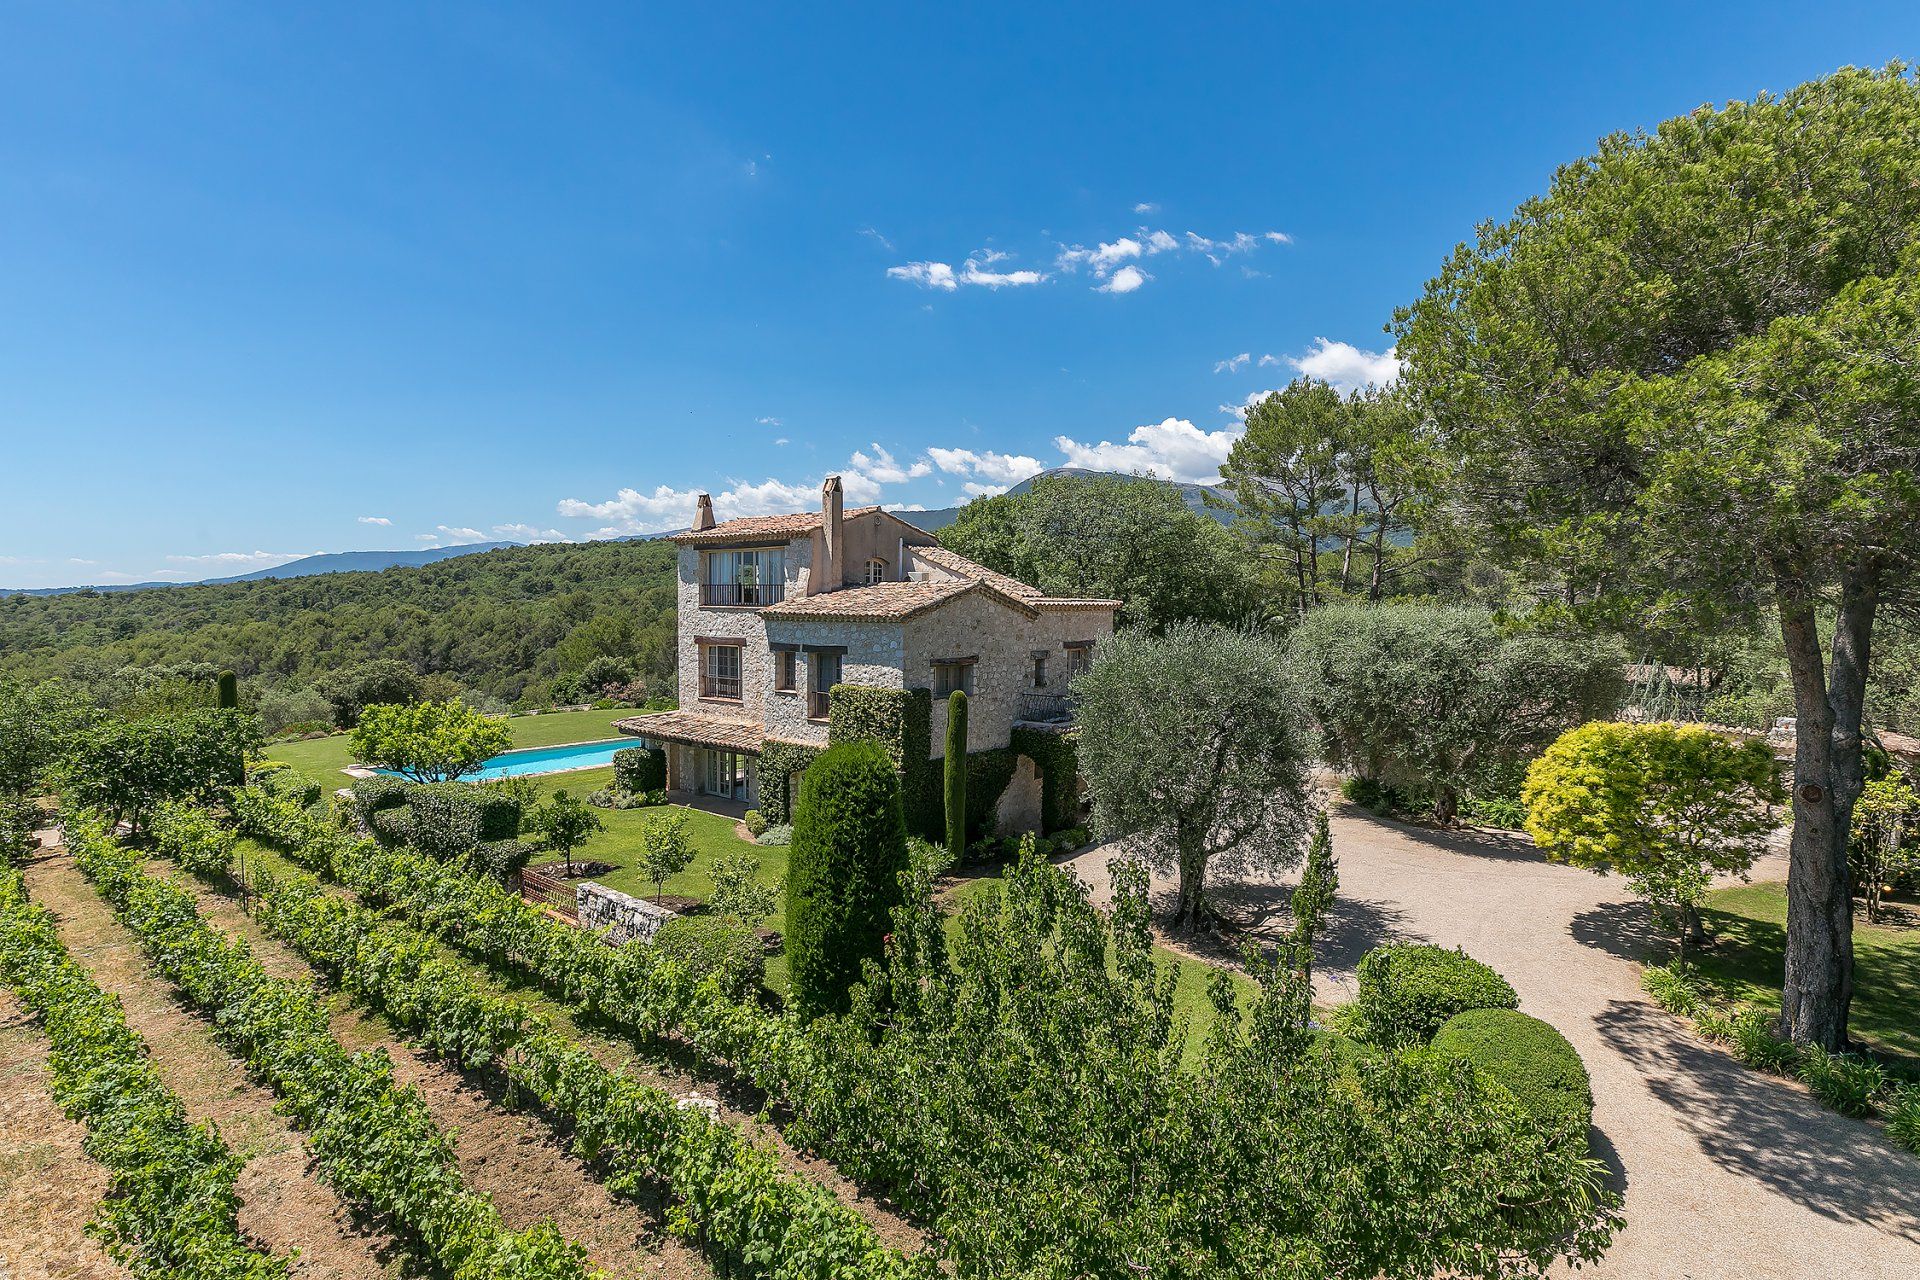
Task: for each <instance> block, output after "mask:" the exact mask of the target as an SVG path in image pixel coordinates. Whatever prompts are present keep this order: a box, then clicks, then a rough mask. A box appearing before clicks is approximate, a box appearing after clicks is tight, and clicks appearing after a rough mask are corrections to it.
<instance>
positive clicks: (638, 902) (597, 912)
mask: <svg viewBox="0 0 1920 1280" xmlns="http://www.w3.org/2000/svg"><path fill="white" fill-rule="evenodd" d="M573 895H574V908H575V911H576V912H577V914H578V916H579V920H580V927H581V928H582V929H606V930H607V941H609V942H612V943H615V944H619V943H623V942H631V941H633V940H634V939H636V938H638V939H639V940H640V941H642V942H651V941H653V935H654V934H656V933H658V932H659V931H660V926H661V925H663V924H665V923H666V922H667V921H669V920H671V919H673V918H674V916H675V915H677V914H678V913H677V912H673V911H669V910H667V909H666V908H665V907H659V906H655V905H654V904H653V903H651V902H648V901H647V900H646V899H644V898H636V897H634V896H633V895H632V894H630V893H621V892H620V891H619V890H618V889H609V888H607V886H605V885H603V884H599V883H597V882H595V881H592V880H582V881H581V882H580V883H579V884H578V885H576V886H574V891H573Z"/></svg>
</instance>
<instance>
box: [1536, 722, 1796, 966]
mask: <svg viewBox="0 0 1920 1280" xmlns="http://www.w3.org/2000/svg"><path fill="white" fill-rule="evenodd" d="M1778 775H1779V770H1778V768H1777V767H1776V766H1775V765H1774V762H1773V751H1772V749H1771V748H1769V747H1768V745H1767V744H1766V743H1765V742H1764V741H1761V740H1759V739H1746V740H1744V741H1741V740H1736V739H1733V738H1729V737H1727V736H1725V735H1724V734H1720V733H1716V732H1715V731H1713V730H1711V729H1708V728H1705V727H1703V726H1701V725H1679V724H1627V723H1620V722H1614V721H1595V722H1594V723H1592V724H1585V725H1581V726H1580V727H1579V728H1578V729H1569V730H1568V731H1567V732H1566V733H1564V734H1562V735H1561V736H1560V737H1559V739H1558V740H1556V741H1555V742H1554V744H1553V745H1552V746H1550V747H1548V748H1547V749H1546V751H1544V752H1543V753H1541V755H1540V758H1539V759H1537V760H1535V761H1534V762H1533V764H1532V765H1531V766H1529V768H1528V769H1527V782H1526V786H1525V788H1524V790H1523V791H1522V798H1523V799H1524V800H1525V801H1526V805H1527V834H1529V835H1531V836H1532V837H1533V842H1534V844H1535V845H1536V846H1537V847H1538V848H1539V849H1540V851H1541V852H1543V853H1545V854H1546V855H1547V856H1548V857H1549V858H1553V859H1555V860H1557V861H1561V862H1567V863H1571V864H1572V865H1574V866H1576V867H1588V868H1591V869H1592V870H1595V871H1599V872H1601V873H1602V874H1605V873H1606V872H1609V871H1618V872H1620V873H1621V874H1622V875H1624V876H1625V877H1626V878H1627V884H1628V885H1629V886H1631V887H1632V889H1633V891H1634V892H1635V893H1637V894H1639V895H1640V896H1642V897H1643V898H1646V899H1647V900H1648V901H1650V902H1652V903H1654V904H1655V905H1656V906H1659V907H1662V908H1665V909H1668V910H1671V911H1673V912H1674V913H1675V914H1676V915H1677V916H1678V918H1679V921H1680V925H1681V928H1680V945H1681V952H1680V955H1681V959H1682V961H1683V962H1684V960H1685V958H1686V950H1685V948H1686V944H1687V942H1688V941H1689V940H1698V938H1699V936H1700V918H1699V905H1700V903H1701V901H1702V900H1703V899H1704V898H1705V897H1706V894H1707V890H1708V889H1709V888H1711V887H1712V885H1713V877H1714V876H1716V875H1728V874H1736V875H1744V874H1745V873H1746V871H1747V869H1748V868H1750V867H1751V866H1753V862H1754V859H1755V858H1758V857H1759V856H1760V855H1761V854H1762V853H1763V852H1765V851H1766V846H1767V837H1768V836H1769V835H1771V834H1772V832H1773V830H1774V828H1775V825H1776V822H1777V819H1776V816H1775V814H1774V811H1773V806H1774V805H1776V804H1779V803H1781V802H1782V801H1784V800H1785V799H1786V795H1785V792H1783V791H1782V790H1781V787H1780V781H1779V776H1778Z"/></svg>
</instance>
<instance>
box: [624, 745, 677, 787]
mask: <svg viewBox="0 0 1920 1280" xmlns="http://www.w3.org/2000/svg"><path fill="white" fill-rule="evenodd" d="M613 786H614V789H615V790H616V791H665V790H666V789H667V753H666V752H664V751H662V750H661V749H660V748H658V747H628V748H627V749H626V750H624V751H616V752H614V753H613Z"/></svg>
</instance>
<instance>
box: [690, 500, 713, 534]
mask: <svg viewBox="0 0 1920 1280" xmlns="http://www.w3.org/2000/svg"><path fill="white" fill-rule="evenodd" d="M711 528H713V497H712V495H711V494H705V493H703V494H701V495H700V501H699V502H698V503H697V504H696V505H695V506H694V508H693V531H694V532H695V533H698V532H700V530H702V529H711Z"/></svg>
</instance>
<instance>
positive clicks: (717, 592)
mask: <svg viewBox="0 0 1920 1280" xmlns="http://www.w3.org/2000/svg"><path fill="white" fill-rule="evenodd" d="M700 559H701V569H702V572H701V575H700V603H701V604H718V605H745V606H748V607H753V608H757V607H759V606H760V605H765V604H778V603H780V601H782V600H784V599H785V598H786V594H787V576H786V574H787V553H786V550H785V549H784V548H781V547H763V548H759V549H757V550H753V551H709V552H706V553H705V554H704V555H702V556H701V557H700Z"/></svg>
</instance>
